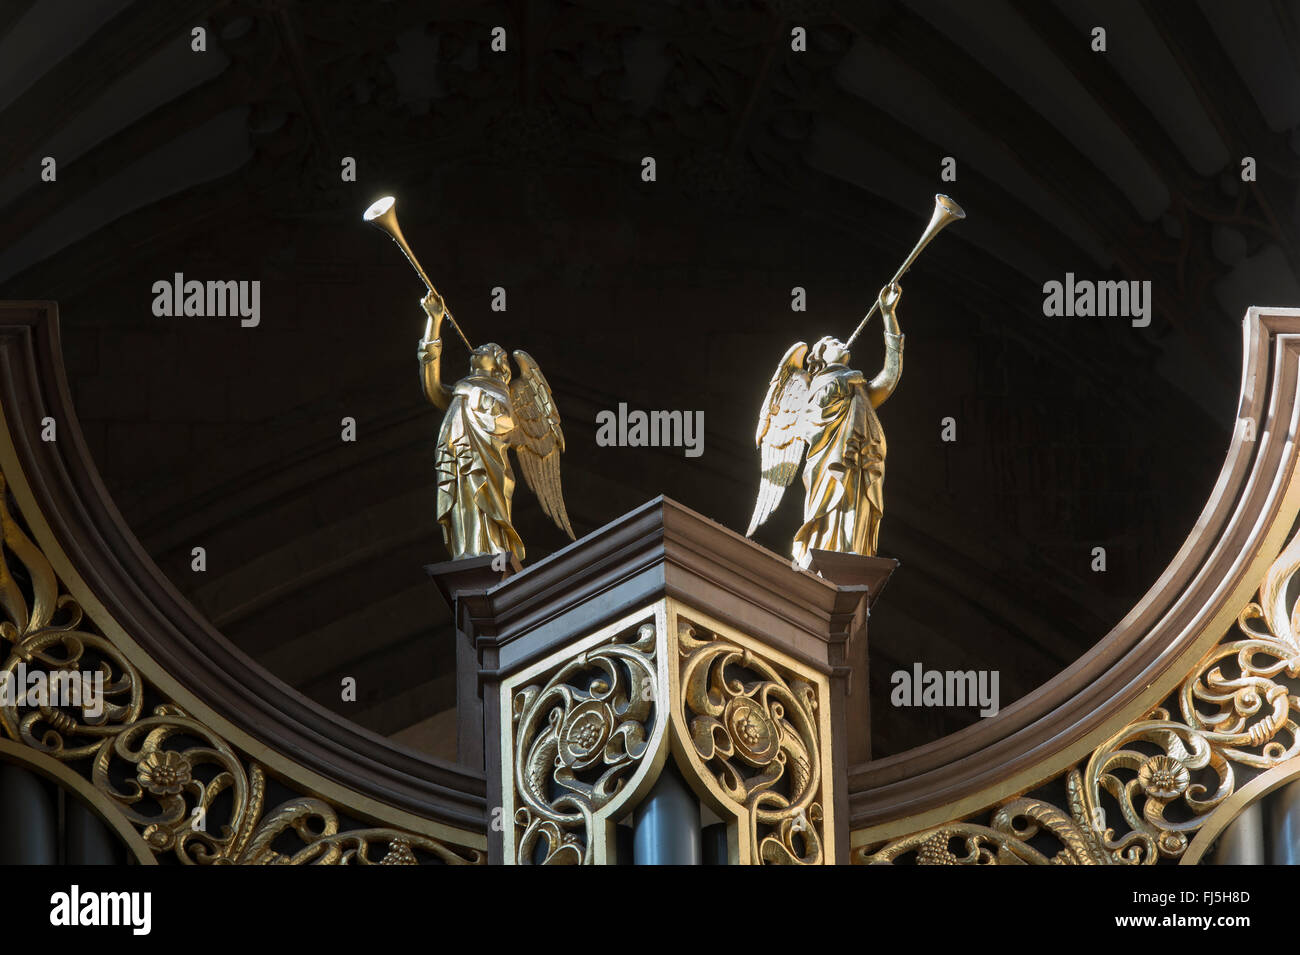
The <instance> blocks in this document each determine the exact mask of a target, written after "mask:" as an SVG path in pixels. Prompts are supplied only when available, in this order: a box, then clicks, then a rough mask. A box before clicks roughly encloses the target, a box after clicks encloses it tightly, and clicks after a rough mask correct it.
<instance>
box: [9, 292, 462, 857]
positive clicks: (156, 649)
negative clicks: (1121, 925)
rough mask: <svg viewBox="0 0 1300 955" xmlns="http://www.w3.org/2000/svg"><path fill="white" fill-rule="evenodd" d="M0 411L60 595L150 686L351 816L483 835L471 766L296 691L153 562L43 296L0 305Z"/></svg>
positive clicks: (17, 488) (23, 506)
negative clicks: (97, 449)
mask: <svg viewBox="0 0 1300 955" xmlns="http://www.w3.org/2000/svg"><path fill="white" fill-rule="evenodd" d="M0 409H3V412H4V416H5V418H6V419H7V424H8V432H9V436H10V439H11V440H12V443H13V452H14V457H15V459H16V460H15V461H13V462H4V461H3V459H2V455H3V453H4V450H5V449H4V448H3V447H0V464H6V463H8V464H9V465H10V466H11V467H13V466H15V465H16V467H17V468H18V469H19V470H20V471H21V475H22V477H23V478H24V480H23V481H19V480H18V479H17V476H16V475H7V476H8V477H9V478H10V482H9V483H10V485H11V487H12V488H13V490H14V493H15V495H16V496H18V498H19V505H20V510H21V511H22V513H23V514H24V516H25V517H26V518H27V519H28V521H29V522H30V523H32V524H33V527H32V532H33V535H34V536H35V538H36V540H37V543H38V544H39V545H40V546H41V547H42V549H44V550H46V551H47V552H48V551H51V550H54V551H56V552H61V553H62V555H64V556H66V563H67V566H66V567H59V566H58V561H57V560H56V556H57V553H56V554H48V553H47V555H48V556H50V557H51V560H52V561H54V562H55V564H56V568H58V569H59V570H60V576H62V577H63V578H64V582H65V585H67V586H68V587H69V589H70V590H71V589H73V588H74V587H77V586H78V585H79V583H80V584H84V588H85V591H86V593H84V594H78V597H79V599H81V602H82V603H83V605H84V606H85V607H86V608H87V611H88V615H89V616H90V617H91V619H92V620H94V622H95V623H96V624H98V625H99V626H100V627H101V628H104V629H105V630H106V635H108V636H110V637H112V633H111V630H112V629H113V628H115V627H116V628H120V630H121V632H122V634H124V635H125V638H126V640H128V641H129V642H131V643H134V645H135V648H137V649H138V651H139V654H142V655H143V657H144V658H145V659H143V660H139V659H133V662H135V663H136V664H137V666H140V668H141V670H142V671H143V672H144V673H145V675H146V677H147V678H149V679H150V680H151V681H152V682H154V683H155V684H156V685H158V686H159V688H160V690H161V691H162V692H164V693H166V694H170V695H173V696H174V698H176V699H177V700H178V702H183V703H184V704H187V705H189V706H191V707H193V708H195V709H196V710H197V711H198V712H196V713H195V715H196V716H197V717H199V718H200V719H210V720H211V721H212V722H213V724H214V728H216V729H217V730H218V731H219V732H225V733H228V734H229V735H230V736H231V741H232V742H234V743H235V744H236V745H240V746H242V747H244V748H247V749H249V750H251V751H252V752H251V755H253V756H254V757H255V758H258V759H259V760H261V761H263V762H264V763H266V764H267V765H268V766H269V767H270V768H272V770H273V771H274V770H277V769H279V770H280V771H281V772H288V773H289V774H290V775H292V774H293V772H294V767H300V768H301V769H302V770H304V771H305V774H302V775H303V776H304V778H305V780H306V784H307V785H308V786H309V787H310V786H311V785H312V783H313V781H315V782H316V783H317V785H318V788H321V789H323V790H329V792H328V793H322V794H325V795H331V794H332V795H334V796H335V797H336V798H337V797H338V794H339V793H340V792H342V793H344V798H342V799H341V800H340V801H341V802H342V803H343V804H344V805H346V806H347V808H348V811H349V812H352V813H353V814H356V815H372V816H377V817H378V818H381V819H383V818H384V816H385V814H386V812H385V811H386V810H388V809H395V810H397V811H399V812H401V813H409V814H412V815H414V816H417V817H419V818H421V819H424V820H430V821H432V822H435V823H440V824H442V825H445V826H450V827H455V828H459V829H468V830H471V831H476V832H482V831H483V830H484V826H485V823H484V818H485V816H484V798H485V797H484V791H485V789H484V780H483V777H482V774H481V773H477V772H474V771H472V770H467V769H465V768H463V767H459V766H455V765H451V764H448V763H445V762H442V761H439V760H437V759H435V758H433V757H431V756H426V755H423V754H420V753H417V752H415V751H413V750H410V749H407V748H405V747H403V746H401V745H400V744H397V743H394V742H393V741H391V740H388V739H385V738H384V737H381V736H379V735H377V734H374V733H371V732H369V731H368V730H365V729H363V728H361V727H360V726H357V725H356V724H354V723H351V722H349V721H348V720H346V719H344V718H342V717H340V716H337V715H335V714H333V713H331V712H329V711H328V710H326V709H325V708H323V707H321V706H319V705H317V704H316V703H313V702H312V701H310V700H308V699H307V698H306V697H304V696H303V695H302V694H300V693H299V692H297V691H296V690H294V689H293V688H292V687H290V686H288V685H287V684H285V683H284V682H282V681H281V680H279V679H277V678H276V677H275V676H273V675H272V674H270V673H269V672H267V671H266V670H264V669H263V668H262V667H261V666H259V665H258V664H257V663H255V662H254V661H253V660H251V659H250V658H249V657H247V656H246V655H245V654H244V653H242V652H241V651H240V650H239V649H238V648H236V647H235V646H234V645H233V644H232V643H230V641H228V640H227V639H226V638H225V637H223V636H222V635H221V634H220V633H218V632H217V631H216V630H215V629H214V628H213V627H212V626H211V625H209V624H208V622H207V621H206V620H204V619H203V618H202V617H201V616H200V615H199V614H198V613H197V612H196V611H195V609H194V608H193V606H191V605H190V603H189V602H188V601H187V600H186V599H185V598H184V597H183V596H181V594H180V593H179V592H178V591H177V590H176V588H175V587H174V586H172V584H171V582H170V581H169V580H167V578H166V577H165V576H164V575H163V574H162V573H161V572H160V571H159V569H158V568H157V567H156V566H155V565H154V563H153V561H152V560H151V559H150V558H149V556H148V555H147V554H146V553H145V552H144V550H143V549H142V548H141V546H140V544H139V542H138V541H137V540H136V538H135V537H134V535H133V534H132V533H131V531H130V530H129V529H128V528H127V527H126V525H125V523H124V522H123V520H122V517H121V515H120V514H119V513H118V511H117V508H116V507H115V506H114V504H113V501H112V500H111V498H110V497H109V495H108V492H107V491H106V490H105V488H104V485H103V483H102V482H101V480H100V478H99V473H98V471H97V469H96V467H95V464H94V462H93V461H92V460H91V457H90V454H89V452H88V450H87V447H86V444H85V442H84V440H83V438H82V435H81V432H80V428H79V426H78V424H77V416H76V413H75V411H74V409H73V404H72V400H71V396H70V393H69V389H68V382H67V379H66V376H65V373H64V369H63V363H62V350H61V346H60V342H59V328H58V318H57V308H56V306H55V305H54V303H52V302H6V303H2V304H0ZM47 415H48V416H50V417H52V418H54V420H55V421H56V422H57V428H58V432H57V433H58V440H57V441H54V442H44V441H42V440H41V438H40V433H41V420H42V418H43V417H45V416H47ZM2 444H3V442H2V441H0V445H2ZM26 495H30V499H27V500H24V499H23V498H24V497H25V496H26ZM43 528H44V529H47V530H48V535H46V534H44V533H42V529H43ZM49 536H52V540H51V539H47V538H48V537H49ZM69 578H71V579H69ZM97 608H98V609H97ZM129 649H130V648H129V647H128V648H124V650H125V651H129ZM286 762H287V763H288V764H292V766H290V768H289V769H288V770H286V769H285V765H286ZM299 781H302V780H299ZM348 794H355V795H357V796H359V797H360V798H348ZM408 821H409V820H408Z"/></svg>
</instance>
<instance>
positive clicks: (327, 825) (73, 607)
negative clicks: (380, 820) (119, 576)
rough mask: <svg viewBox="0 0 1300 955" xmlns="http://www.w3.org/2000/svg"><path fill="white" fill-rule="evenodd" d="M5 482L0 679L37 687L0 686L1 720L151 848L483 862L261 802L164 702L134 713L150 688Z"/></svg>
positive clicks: (319, 806)
mask: <svg viewBox="0 0 1300 955" xmlns="http://www.w3.org/2000/svg"><path fill="white" fill-rule="evenodd" d="M7 493H8V492H7V486H6V482H5V478H4V475H3V474H2V473H0V529H2V532H3V547H0V650H3V649H7V650H8V654H7V656H6V657H5V658H4V662H3V664H0V680H5V681H8V686H9V687H11V688H14V687H17V688H18V689H20V690H21V689H23V687H22V686H18V683H19V681H18V677H19V675H20V674H25V675H26V682H25V684H24V686H25V685H30V684H31V683H32V681H33V674H35V675H36V676H37V678H38V679H39V680H40V682H41V683H42V684H44V685H45V686H46V687H48V688H49V691H48V692H45V693H42V694H31V695H30V696H28V695H26V694H23V695H20V694H19V693H18V692H9V693H7V694H4V695H3V696H0V701H2V705H0V731H3V733H4V735H5V736H6V737H8V738H9V739H11V740H14V741H16V742H19V743H22V744H24V745H26V746H28V747H31V748H32V749H33V750H36V751H39V752H41V753H43V754H45V755H46V756H49V757H52V758H54V759H57V760H59V761H60V762H62V763H64V764H67V765H69V766H70V767H72V768H74V769H77V770H78V771H80V772H81V774H82V775H84V776H86V777H88V778H89V779H90V781H91V783H92V784H93V786H94V788H95V789H96V790H97V791H98V792H99V793H100V794H101V795H102V796H104V797H106V799H107V802H108V803H110V804H111V805H113V806H114V807H116V809H117V811H119V812H121V813H122V815H123V816H125V817H126V818H127V819H128V820H130V822H131V823H132V824H133V825H134V826H135V827H136V829H137V830H138V831H139V832H140V834H141V836H142V837H143V838H144V840H145V842H146V843H147V844H148V846H149V847H150V848H151V849H152V850H153V851H154V853H155V854H157V855H163V854H171V855H173V856H175V858H176V859H178V860H179V861H181V862H183V863H198V864H268V863H277V864H280V863H287V864H301V863H308V862H311V863H318V864H349V863H356V864H363V865H367V864H388V865H391V864H406V863H411V864H414V863H417V862H419V861H421V857H424V858H431V859H437V860H440V861H442V862H444V863H449V864H472V863H484V862H486V857H485V855H484V854H483V853H482V852H480V851H478V850H473V849H467V848H464V847H461V846H455V845H450V844H446V843H443V842H441V841H438V840H436V839H431V838H428V837H425V836H421V835H418V834H415V833H410V832H404V831H401V830H398V829H389V828H371V829H353V830H348V831H342V832H340V821H339V817H338V814H337V812H336V811H335V808H334V807H333V806H331V805H330V804H329V803H328V802H326V801H324V800H322V799H319V798H316V797H314V796H299V797H296V798H292V799H289V800H287V801H285V802H282V803H280V804H279V805H277V806H275V807H274V808H273V809H270V810H267V809H266V806H265V799H266V785H267V778H266V770H265V769H264V768H263V767H262V766H261V765H259V764H258V763H257V762H255V761H251V760H248V759H247V758H246V757H245V756H243V755H241V754H240V753H239V752H237V751H236V750H235V749H234V748H233V747H232V746H231V745H230V744H229V743H227V742H226V741H225V740H224V739H223V738H222V737H221V736H220V735H218V734H217V733H215V732H213V731H212V730H211V729H210V728H209V727H207V726H206V725H204V724H203V723H202V722H200V721H198V720H196V719H194V718H193V717H191V716H190V715H189V714H188V713H187V712H186V711H185V710H184V709H183V708H182V707H181V706H179V705H177V704H175V703H173V702H162V703H160V704H158V705H155V706H154V707H153V708H152V710H151V711H150V712H149V713H148V715H145V709H146V707H145V696H146V693H148V692H151V688H149V687H148V686H147V685H146V683H145V681H144V680H143V679H142V678H141V676H140V672H139V670H137V669H136V667H135V666H133V665H132V663H131V661H130V660H129V659H127V657H126V656H125V655H124V654H123V653H122V652H121V651H120V650H119V649H118V648H117V647H115V646H114V645H113V644H112V643H111V642H110V641H108V640H107V639H105V638H104V637H103V636H101V635H99V634H97V633H94V632H91V631H90V630H88V629H86V626H85V624H87V621H85V619H84V614H83V612H82V609H81V607H80V606H79V604H78V603H77V601H76V600H75V599H74V598H73V596H72V595H71V594H68V593H60V589H61V588H60V583H59V580H58V578H57V577H56V575H55V572H54V569H53V566H52V565H51V564H50V561H49V560H48V559H47V558H46V557H45V555H44V554H43V553H41V551H40V549H39V548H38V547H37V546H36V545H35V544H34V543H33V542H32V541H31V539H30V538H29V537H28V536H27V534H26V533H25V532H24V530H23V528H22V527H21V526H20V525H19V523H18V521H17V519H16V518H15V517H14V515H13V513H12V512H11V510H10V507H9V502H8V496H7ZM87 676H89V677H91V682H92V683H93V684H95V685H98V686H102V691H99V692H97V693H94V694H90V693H83V694H81V695H80V696H77V695H75V694H68V693H55V692H54V688H55V687H56V686H57V687H59V688H61V689H66V688H69V687H71V686H72V685H73V683H77V684H78V685H79V686H86V685H87V683H86V677H87ZM70 678H75V679H70ZM101 680H102V683H100V682H99V681H101ZM222 797H226V798H222ZM285 834H292V835H293V836H296V845H297V847H296V848H292V849H288V848H285V846H284V845H283V842H284V840H283V839H282V838H281V837H282V836H284V835H285ZM291 838H292V837H291ZM273 846H274V847H273ZM417 853H418V855H417Z"/></svg>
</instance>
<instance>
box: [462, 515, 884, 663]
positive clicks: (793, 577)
mask: <svg viewBox="0 0 1300 955" xmlns="http://www.w3.org/2000/svg"><path fill="white" fill-rule="evenodd" d="M663 596H667V597H670V598H673V599H677V600H681V601H683V602H685V603H689V604H690V605H692V606H696V607H707V608H708V610H709V613H710V614H712V615H713V616H715V617H717V618H718V619H720V620H721V621H722V622H724V623H727V624H730V625H731V626H734V627H736V628H737V629H739V630H741V631H743V632H746V633H752V634H754V635H756V636H760V637H762V638H763V639H765V640H767V641H769V642H770V643H772V645H774V646H778V647H781V648H782V649H783V650H785V651H786V652H788V653H790V654H791V655H793V656H796V657H798V658H799V659H800V660H801V661H803V662H805V663H807V664H809V665H810V666H813V667H816V668H817V669H819V670H821V671H822V672H829V668H828V665H827V659H828V657H830V658H831V659H837V657H836V656H835V655H834V654H833V653H830V652H828V647H827V644H838V643H843V641H845V640H847V639H848V635H849V629H850V626H851V622H852V619H853V614H854V612H855V611H856V609H857V606H858V604H859V603H860V602H861V600H862V599H863V596H864V594H863V593H860V592H856V591H845V590H840V589H838V588H836V587H835V586H834V585H833V584H831V583H829V582H828V581H826V580H823V579H822V578H820V577H817V576H815V575H813V574H809V573H806V572H804V573H793V572H792V571H791V569H790V562H789V560H787V559H785V558H782V557H778V556H777V555H776V554H774V553H772V552H771V551H769V550H768V549H767V548H765V547H761V546H760V545H758V544H755V543H754V542H753V541H751V540H749V539H747V538H745V537H743V536H741V535H740V534H738V533H736V532H735V531H733V530H730V529H729V528H726V527H723V526H722V525H720V524H718V523H716V522H715V521H712V520H709V519H708V518H707V517H705V516H703V515H702V514H697V513H696V512H695V511H692V510H691V509H690V508H687V507H684V506H683V505H681V504H679V503H677V502H676V501H674V500H671V499H669V498H666V497H657V498H655V499H653V500H651V501H649V502H647V503H646V504H643V505H642V506H641V507H639V508H636V509H635V510H633V511H629V512H628V513H627V514H624V515H623V516H622V517H620V518H618V519H617V520H614V521H611V522H610V523H609V524H606V525H605V526H604V527H601V528H599V529H597V530H595V531H593V532H592V533H590V534H588V535H587V536H586V537H584V538H583V539H582V540H581V541H579V542H578V543H577V544H571V545H570V546H568V547H566V548H564V549H563V550H561V551H557V552H556V553H554V554H552V555H551V556H550V557H547V558H546V559H545V560H543V561H540V562H538V563H537V564H534V565H533V566H531V567H529V568H527V569H526V570H525V571H523V572H522V573H520V574H518V575H516V576H514V577H510V578H508V579H507V580H505V581H503V582H502V583H500V584H498V585H496V586H495V587H493V588H491V589H490V590H488V591H487V593H486V594H485V597H484V601H485V606H484V608H483V609H484V613H483V616H481V617H476V619H475V620H474V621H473V624H474V627H475V631H476V633H477V635H478V645H479V648H480V650H481V651H482V650H484V649H486V650H487V651H488V652H489V653H490V654H491V656H492V657H493V658H495V663H493V662H491V660H489V659H486V658H485V660H484V665H485V666H494V667H497V668H501V669H513V668H515V667H517V666H520V665H523V664H525V663H526V662H528V661H529V660H530V659H531V658H532V657H534V656H536V655H538V654H539V653H541V652H543V648H544V647H546V646H549V645H552V644H555V643H559V642H563V641H564V640H567V639H569V638H570V637H572V636H574V635H575V634H576V633H577V632H578V631H579V629H585V630H588V631H590V630H593V629H596V628H598V627H600V626H602V625H603V624H605V623H608V622H609V621H612V620H614V619H616V618H617V617H620V616H622V615H624V614H626V613H627V612H628V610H630V609H631V608H633V607H636V606H640V605H642V604H647V603H649V602H651V601H653V600H657V599H659V598H660V597H663ZM578 605H581V606H582V610H581V612H580V613H572V612H571V610H572V608H575V607H577V606H578ZM491 621H494V623H493V622H491ZM523 634H529V635H530V639H529V640H528V641H526V642H524V641H519V642H518V644H517V645H518V646H521V647H522V646H525V645H526V646H527V647H528V650H527V651H526V652H527V653H528V654H529V655H528V656H526V657H525V656H520V653H521V652H523V651H518V650H516V649H514V648H515V646H516V638H517V637H519V636H521V635H523ZM536 638H540V639H536Z"/></svg>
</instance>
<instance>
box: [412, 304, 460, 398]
mask: <svg viewBox="0 0 1300 955" xmlns="http://www.w3.org/2000/svg"><path fill="white" fill-rule="evenodd" d="M432 296H433V293H432V292H430V293H429V295H428V296H426V297H425V299H424V301H423V302H421V303H420V304H421V305H423V306H424V310H425V312H427V313H428V315H429V322H428V324H427V325H426V326H425V329H424V337H423V338H422V339H420V352H419V358H420V383H421V384H422V385H424V396H425V397H426V398H428V399H429V400H430V401H432V402H433V403H434V404H435V405H436V406H437V407H439V408H441V409H442V410H443V411H446V410H447V406H448V405H450V404H451V395H452V390H451V389H450V388H448V387H447V386H446V385H445V384H443V382H442V339H441V338H440V337H438V332H439V331H440V329H441V327H442V320H443V318H444V317H445V316H446V314H447V312H446V310H445V309H443V308H442V307H441V306H442V300H441V299H437V300H432Z"/></svg>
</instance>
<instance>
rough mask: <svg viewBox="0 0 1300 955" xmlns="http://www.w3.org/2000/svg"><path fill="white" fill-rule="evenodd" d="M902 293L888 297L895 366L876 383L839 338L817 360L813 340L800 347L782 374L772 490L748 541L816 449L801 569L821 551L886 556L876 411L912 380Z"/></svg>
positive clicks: (767, 478) (766, 464)
mask: <svg viewBox="0 0 1300 955" xmlns="http://www.w3.org/2000/svg"><path fill="white" fill-rule="evenodd" d="M902 294H903V290H902V288H901V287H900V286H899V285H898V284H897V282H894V283H891V284H890V285H887V286H885V287H884V288H883V289H881V290H880V297H879V302H878V304H879V307H880V314H881V317H882V318H883V320H884V334H885V363H884V367H882V368H881V370H880V373H879V374H877V375H876V376H875V377H874V378H872V379H871V380H870V381H868V380H867V379H866V377H865V376H864V375H863V374H862V372H860V371H855V370H854V369H852V368H850V367H849V361H850V357H849V348H848V345H846V344H845V343H844V342H841V341H840V340H839V339H836V338H832V337H830V336H827V337H825V338H822V339H820V340H819V341H818V342H817V344H815V345H814V346H813V348H812V352H811V353H810V352H809V351H808V345H807V344H806V343H805V342H797V343H796V344H794V345H793V346H791V347H790V350H789V351H787V352H786V353H785V357H784V358H782V359H781V364H780V366H779V367H778V368H777V370H776V374H774V375H773V376H772V382H771V385H770V386H769V387H768V390H767V397H766V398H765V399H764V401H763V407H762V409H761V411H760V413H759V421H758V433H757V435H756V443H757V444H758V447H759V449H760V452H761V458H762V483H761V484H760V486H759V491H758V500H757V501H755V503H754V515H753V517H752V518H751V519H750V521H749V530H748V531H746V532H745V534H746V536H750V535H752V534H753V533H754V531H755V530H756V529H757V528H758V527H759V525H761V524H762V523H763V522H764V521H766V520H767V519H768V517H770V516H771V514H772V512H773V511H774V510H776V507H777V505H778V504H780V503H781V497H782V495H783V494H784V493H785V489H786V488H787V487H789V486H790V485H791V484H792V483H794V478H795V475H796V474H797V473H798V472H799V461H800V459H801V458H803V457H804V452H805V449H806V450H807V459H806V460H805V461H804V466H803V484H804V490H805V494H804V505H803V526H802V527H800V528H799V530H798V532H797V533H796V534H795V535H794V545H793V547H792V550H791V553H792V556H793V557H794V562H795V564H797V565H798V566H799V567H805V568H806V567H807V566H808V565H809V563H810V561H811V560H812V553H811V552H812V551H813V550H829V551H840V552H846V553H853V554H865V555H868V556H870V555H873V554H875V552H876V541H877V538H878V537H879V535H880V518H881V515H882V514H883V513H884V498H883V490H884V483H885V432H884V431H883V430H882V429H881V427H880V419H879V418H877V417H876V408H878V407H880V405H881V404H882V403H883V402H884V401H885V399H886V398H888V397H889V396H890V395H891V394H893V391H894V389H895V388H896V387H897V386H898V380H899V378H900V377H901V376H902V373H903V335H902V332H901V331H900V330H899V327H898V316H897V314H896V311H895V309H896V307H897V305H898V300H899V297H900V296H901V295H902ZM859 330H860V329H859ZM855 337H856V333H855ZM850 341H852V339H850Z"/></svg>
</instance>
